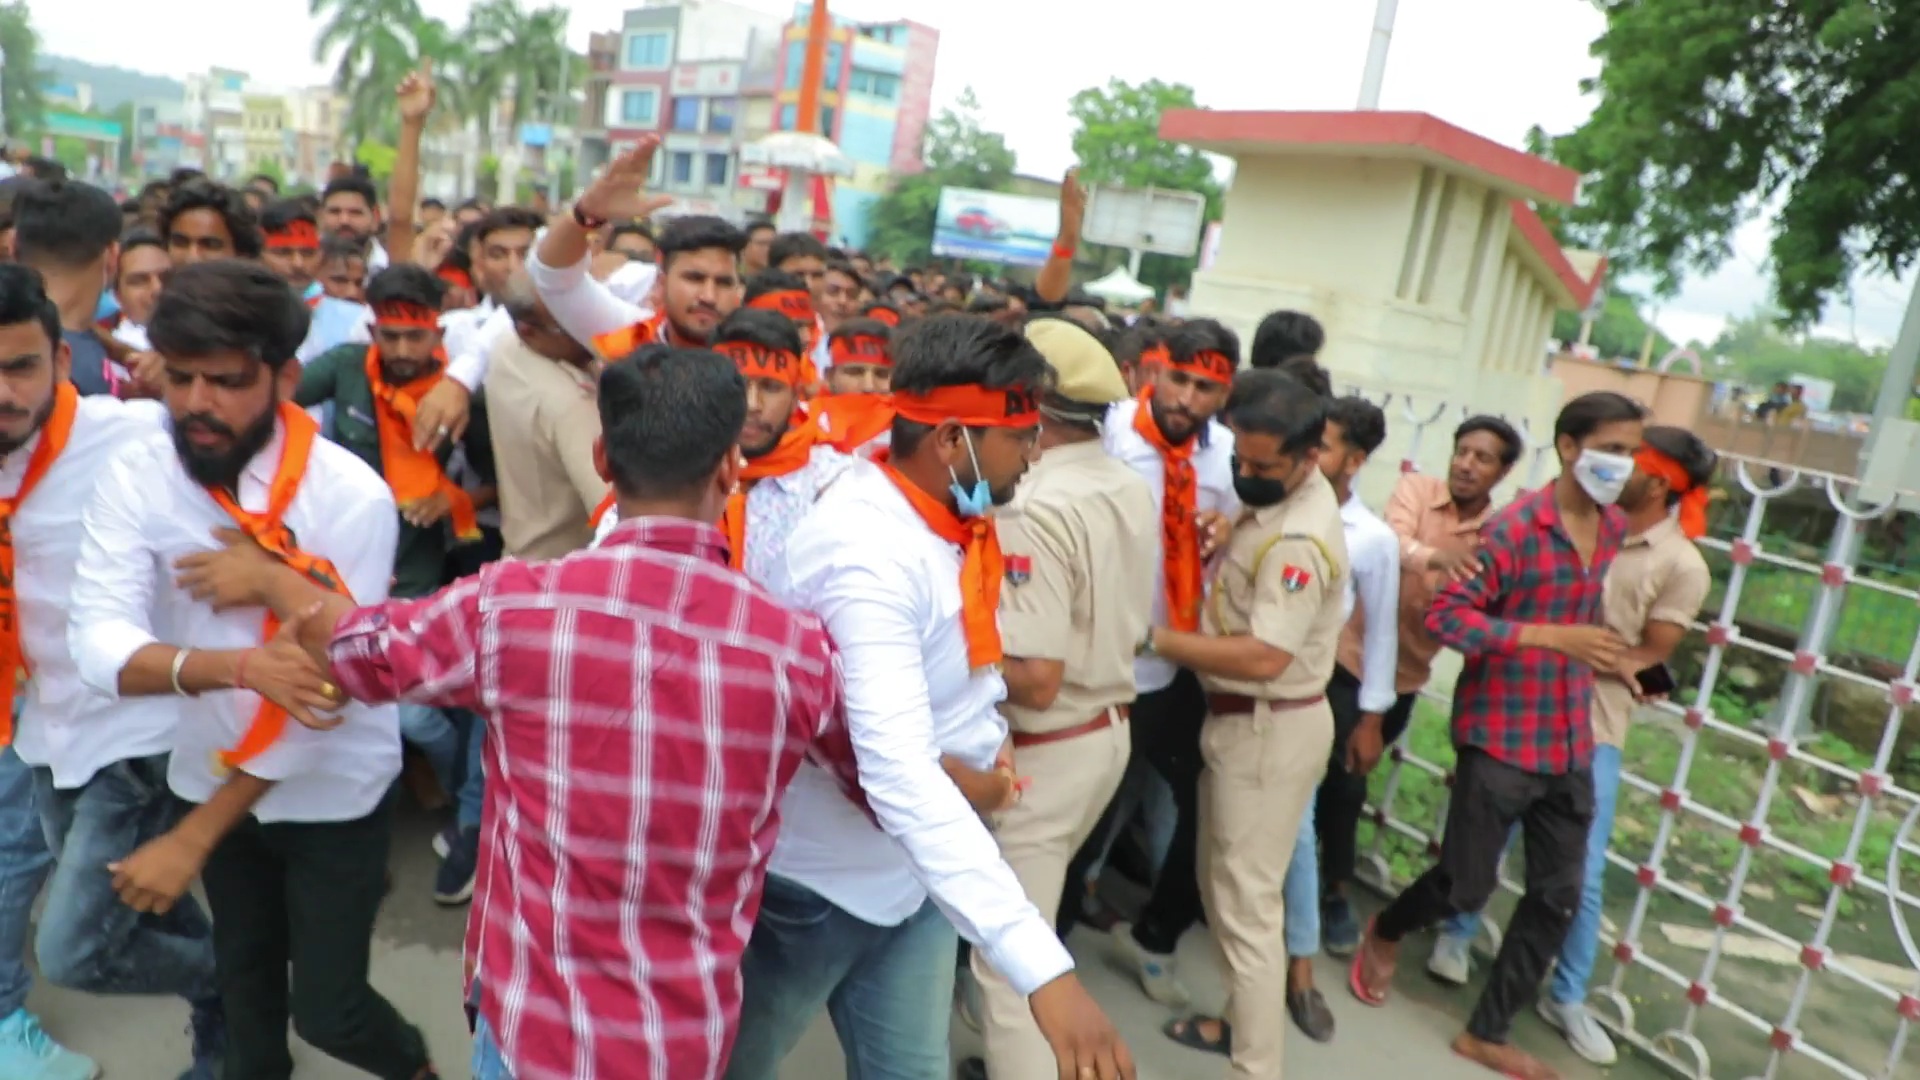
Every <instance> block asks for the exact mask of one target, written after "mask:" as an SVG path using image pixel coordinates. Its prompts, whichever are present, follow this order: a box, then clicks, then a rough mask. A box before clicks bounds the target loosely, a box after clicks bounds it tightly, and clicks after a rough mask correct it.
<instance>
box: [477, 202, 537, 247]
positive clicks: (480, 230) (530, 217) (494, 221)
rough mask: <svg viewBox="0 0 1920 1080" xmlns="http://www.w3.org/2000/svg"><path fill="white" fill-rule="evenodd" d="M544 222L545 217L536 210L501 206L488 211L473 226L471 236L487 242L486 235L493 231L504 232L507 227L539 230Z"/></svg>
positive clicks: (531, 230) (490, 234) (532, 230)
mask: <svg viewBox="0 0 1920 1080" xmlns="http://www.w3.org/2000/svg"><path fill="white" fill-rule="evenodd" d="M544 224H546V219H545V218H543V217H541V216H540V215H539V213H538V212H537V211H533V210H529V209H527V208H526V207H524V206H502V207H500V208H499V209H497V210H492V211H489V212H488V213H487V216H486V217H483V218H481V219H480V221H479V222H478V224H477V225H476V226H475V227H474V230H473V238H474V239H475V240H478V241H480V242H481V243H483V244H484V243H486V242H487V237H489V236H492V235H493V234H494V233H497V232H505V231H506V230H508V229H526V230H527V231H529V232H539V231H540V226H542V225H544Z"/></svg>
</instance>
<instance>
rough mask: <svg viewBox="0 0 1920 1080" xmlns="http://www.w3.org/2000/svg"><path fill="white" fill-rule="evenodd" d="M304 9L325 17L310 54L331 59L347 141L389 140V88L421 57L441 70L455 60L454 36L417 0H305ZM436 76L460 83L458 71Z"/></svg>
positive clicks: (392, 122)
mask: <svg viewBox="0 0 1920 1080" xmlns="http://www.w3.org/2000/svg"><path fill="white" fill-rule="evenodd" d="M307 10H308V12H309V13H310V14H312V15H313V16H314V17H315V18H325V19H326V22H325V23H324V24H323V25H322V26H321V28H320V36H319V37H317V38H315V39H314V42H313V57H314V59H316V60H322V61H324V60H327V59H329V58H332V59H333V63H334V69H333V88H334V90H335V91H337V92H338V93H340V94H343V95H345V97H346V98H347V114H346V123H345V125H344V128H343V131H342V134H343V135H345V136H346V138H347V140H348V141H349V142H353V143H357V142H360V141H361V140H363V139H369V138H375V137H384V141H387V142H391V141H392V136H393V134H394V132H395V129H397V127H398V124H399V120H398V117H397V116H395V114H394V110H393V88H394V87H395V86H396V85H398V84H399V82H400V80H401V78H402V77H403V76H405V75H406V73H407V72H408V71H411V70H413V68H414V67H415V66H416V65H417V64H419V62H420V60H421V59H422V58H423V57H431V58H432V59H433V60H435V61H436V63H438V64H440V65H441V67H442V68H443V69H454V68H456V67H457V65H455V64H452V63H449V62H448V61H452V60H454V59H455V57H454V55H452V54H453V53H454V52H455V51H456V50H455V46H456V45H457V44H458V42H459V35H457V34H455V33H453V32H452V31H451V30H449V29H448V28H447V26H446V24H445V23H443V22H441V21H440V20H438V19H428V18H427V17H426V16H425V15H424V14H423V13H422V12H421V10H420V4H419V0H307ZM441 54H446V55H441ZM435 78H436V82H438V83H439V84H440V85H442V86H458V85H459V83H460V79H459V74H458V72H457V70H438V71H436V72H435Z"/></svg>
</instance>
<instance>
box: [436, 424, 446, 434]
mask: <svg viewBox="0 0 1920 1080" xmlns="http://www.w3.org/2000/svg"><path fill="white" fill-rule="evenodd" d="M437 433H438V434H441V435H445V434H446V433H447V425H445V424H441V425H440V427H439V429H438V431H437Z"/></svg>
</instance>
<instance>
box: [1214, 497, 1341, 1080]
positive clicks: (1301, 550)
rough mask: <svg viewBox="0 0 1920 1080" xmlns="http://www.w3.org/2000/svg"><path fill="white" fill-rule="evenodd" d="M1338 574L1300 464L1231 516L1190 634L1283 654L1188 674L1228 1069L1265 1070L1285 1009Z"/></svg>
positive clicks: (1328, 735)
mask: <svg viewBox="0 0 1920 1080" xmlns="http://www.w3.org/2000/svg"><path fill="white" fill-rule="evenodd" d="M1348 573H1349V566H1348V562H1347V543H1346V535H1345V530H1344V529H1343V528H1342V526H1341V522H1340V504H1339V502H1338V501H1337V499H1336V497H1335V496H1334V492H1333V485H1331V484H1329V483H1328V482H1327V480H1326V477H1324V476H1322V475H1321V473H1320V471H1319V470H1318V469H1315V470H1311V471H1310V472H1309V474H1308V479H1307V481H1306V482H1305V483H1304V484H1302V485H1301V486H1300V488H1299V490H1297V491H1294V492H1291V493H1289V494H1288V496H1287V497H1286V498H1285V499H1283V500H1281V501H1280V502H1279V503H1277V504H1275V505H1273V506H1269V507H1265V508H1262V509H1259V510H1249V511H1248V512H1246V513H1244V514H1243V515H1242V516H1241V518H1240V520H1239V522H1238V523H1236V524H1235V526H1234V529H1233V534H1232V536H1231V537H1230V538H1229V540H1228V542H1227V548H1226V552H1225V554H1224V557H1223V558H1222V560H1221V562H1220V565H1219V569H1218V571H1217V573H1216V574H1215V576H1214V579H1213V589H1212V594H1211V595H1210V596H1209V597H1208V599H1207V602H1206V604H1205V605H1204V606H1203V607H1202V609H1201V617H1200V628H1201V630H1202V632H1204V633H1208V634H1219V635H1240V634H1250V635H1252V636H1254V637H1256V638H1259V639H1260V640H1261V641H1264V642H1266V643H1267V644H1268V645H1271V646H1273V647H1274V648H1276V649H1279V650H1281V651H1282V652H1285V653H1287V654H1288V655H1289V656H1291V657H1293V662H1292V663H1290V664H1288V665H1287V670H1286V671H1284V672H1282V673H1281V674H1280V675H1279V676H1278V677H1277V678H1273V679H1268V680H1265V681H1262V682H1249V681H1245V680H1240V679H1223V678H1218V677H1216V676H1211V675H1201V676H1200V682H1201V685H1202V686H1203V687H1204V688H1205V689H1206V691H1207V721H1206V726H1205V727H1203V728H1202V729H1201V732H1200V752H1201V756H1202V757H1203V758H1204V760H1205V762H1206V772H1205V773H1203V774H1202V775H1201V779H1200V890H1201V896H1202V897H1203V898H1204V900H1205V901H1206V905H1207V915H1208V920H1209V925H1211V926H1212V928H1213V933H1214V937H1215V939H1216V940H1218V941H1219V943H1220V949H1221V952H1222V953H1223V955H1224V958H1225V960H1226V967H1227V988H1228V996H1227V1006H1226V1009H1225V1010H1224V1013H1223V1015H1224V1018H1225V1019H1226V1021H1227V1023H1228V1024H1229V1025H1230V1026H1231V1028H1232V1031H1233V1057H1232V1065H1231V1067H1230V1068H1229V1069H1228V1075H1229V1076H1232V1077H1245V1078H1248V1080H1255V1078H1257V1080H1279V1077H1280V1070H1281V1054H1282V1045H1283V1035H1284V1032H1285V1031H1286V1026H1287V1022H1286V1016H1287V948H1286V932H1285V931H1286V907H1285V903H1284V896H1285V883H1286V878H1287V863H1288V862H1289V861H1290V860H1291V859H1292V856H1293V847H1294V844H1293V840H1294V837H1296V836H1298V835H1299V833H1300V820H1301V817H1302V815H1304V814H1305V813H1306V808H1307V802H1308V800H1310V799H1312V798H1313V796H1314V791H1315V789H1316V788H1317V787H1318V786H1319V784H1320V780H1321V778H1322V777H1323V776H1324V775H1325V774H1326V771H1327V760H1328V757H1329V755H1330V754H1331V752H1332V750H1333V711H1332V710H1331V709H1330V708H1329V707H1328V706H1327V701H1326V694H1325V691H1326V686H1327V680H1328V679H1330V678H1331V677H1332V676H1333V665H1334V653H1335V650H1336V649H1337V648H1338V646H1339V641H1340V627H1341V624H1342V623H1344V622H1345V621H1346V620H1345V619H1344V617H1343V610H1342V608H1343V603H1342V589H1343V587H1344V585H1345V582H1346V579H1347V576H1348Z"/></svg>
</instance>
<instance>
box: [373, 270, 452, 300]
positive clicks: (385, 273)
mask: <svg viewBox="0 0 1920 1080" xmlns="http://www.w3.org/2000/svg"><path fill="white" fill-rule="evenodd" d="M446 298H447V283H446V282H444V281H441V280H440V279H439V278H438V277H436V276H434V273H433V271H431V270H429V269H427V268H426V267H424V266H416V265H414V264H413V263H394V264H393V265H391V266H389V267H387V268H386V269H384V270H382V271H380V272H379V273H377V274H375V275H373V280H371V281H369V282H367V306H368V307H371V308H376V309H377V308H379V306H380V305H381V304H394V303H399V304H417V305H419V306H420V307H427V308H432V309H433V310H435V311H439V310H440V306H441V304H442V302H444V301H445V300H446Z"/></svg>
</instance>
